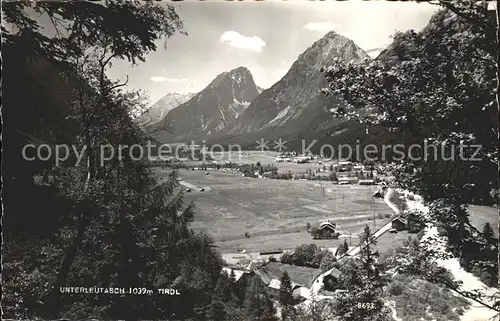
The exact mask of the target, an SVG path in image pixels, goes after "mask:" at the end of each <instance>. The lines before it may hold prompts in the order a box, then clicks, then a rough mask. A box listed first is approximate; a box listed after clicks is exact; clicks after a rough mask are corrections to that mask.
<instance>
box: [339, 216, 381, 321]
mask: <svg viewBox="0 0 500 321" xmlns="http://www.w3.org/2000/svg"><path fill="white" fill-rule="evenodd" d="M372 244H375V240H374V238H373V236H372V234H371V231H370V228H369V227H368V226H367V227H366V228H365V230H364V233H363V234H362V237H361V246H362V247H361V251H360V255H359V259H358V258H349V259H348V260H345V261H344V262H343V264H342V265H341V267H340V270H341V272H342V274H341V276H340V279H339V283H340V288H341V289H343V290H345V291H342V292H339V293H338V294H337V295H336V300H335V301H334V303H333V310H334V313H335V316H336V317H337V318H338V319H339V320H389V316H388V312H387V310H386V308H385V307H384V302H383V300H382V295H383V287H384V286H385V285H386V284H387V278H386V277H385V276H384V267H383V266H382V265H380V264H379V263H377V262H376V258H377V256H378V252H372Z"/></svg>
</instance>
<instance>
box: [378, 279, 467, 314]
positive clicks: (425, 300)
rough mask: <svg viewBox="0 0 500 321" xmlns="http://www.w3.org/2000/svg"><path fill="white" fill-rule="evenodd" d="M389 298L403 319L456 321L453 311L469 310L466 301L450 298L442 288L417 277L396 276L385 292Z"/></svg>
mask: <svg viewBox="0 0 500 321" xmlns="http://www.w3.org/2000/svg"><path fill="white" fill-rule="evenodd" d="M387 292H388V294H389V295H390V297H389V299H390V300H394V301H395V303H396V307H395V308H396V311H397V313H398V316H399V317H400V318H404V320H409V321H411V320H415V321H416V320H422V318H423V320H442V321H447V320H450V321H451V320H457V321H458V320H459V319H460V315H459V313H457V312H456V311H457V310H458V309H459V308H461V309H465V308H467V307H468V305H469V304H468V302H467V300H465V299H463V298H461V297H457V296H455V295H453V293H452V292H451V291H450V290H449V289H447V288H446V287H444V286H443V285H438V284H433V283H430V282H428V281H425V280H422V279H419V278H418V277H416V276H411V275H404V274H398V275H397V276H395V277H394V279H393V280H392V281H391V283H390V284H389V286H388V289H387Z"/></svg>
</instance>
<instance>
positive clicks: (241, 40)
mask: <svg viewBox="0 0 500 321" xmlns="http://www.w3.org/2000/svg"><path fill="white" fill-rule="evenodd" d="M220 42H222V43H224V44H227V45H228V46H231V47H234V48H239V49H244V50H250V51H253V52H257V53H259V52H262V47H264V46H265V45H266V43H265V42H264V40H262V38H260V37H257V36H253V37H247V36H244V35H242V34H241V33H239V32H236V31H226V32H224V33H223V34H222V35H221V36H220Z"/></svg>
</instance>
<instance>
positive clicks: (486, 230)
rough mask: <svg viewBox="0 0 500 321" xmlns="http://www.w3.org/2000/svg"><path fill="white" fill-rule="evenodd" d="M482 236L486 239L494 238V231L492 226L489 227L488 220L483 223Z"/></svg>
mask: <svg viewBox="0 0 500 321" xmlns="http://www.w3.org/2000/svg"><path fill="white" fill-rule="evenodd" d="M483 236H484V238H485V239H487V240H492V239H494V238H495V232H493V228H492V227H491V225H490V223H489V222H486V223H484V225H483Z"/></svg>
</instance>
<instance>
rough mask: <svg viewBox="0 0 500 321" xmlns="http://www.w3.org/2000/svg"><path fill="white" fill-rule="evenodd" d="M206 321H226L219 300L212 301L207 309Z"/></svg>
mask: <svg viewBox="0 0 500 321" xmlns="http://www.w3.org/2000/svg"><path fill="white" fill-rule="evenodd" d="M207 319H208V320H209V321H224V320H226V311H225V309H224V304H223V303H222V302H221V301H220V300H219V299H213V300H212V303H211V304H210V308H209V309H208V313H207Z"/></svg>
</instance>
